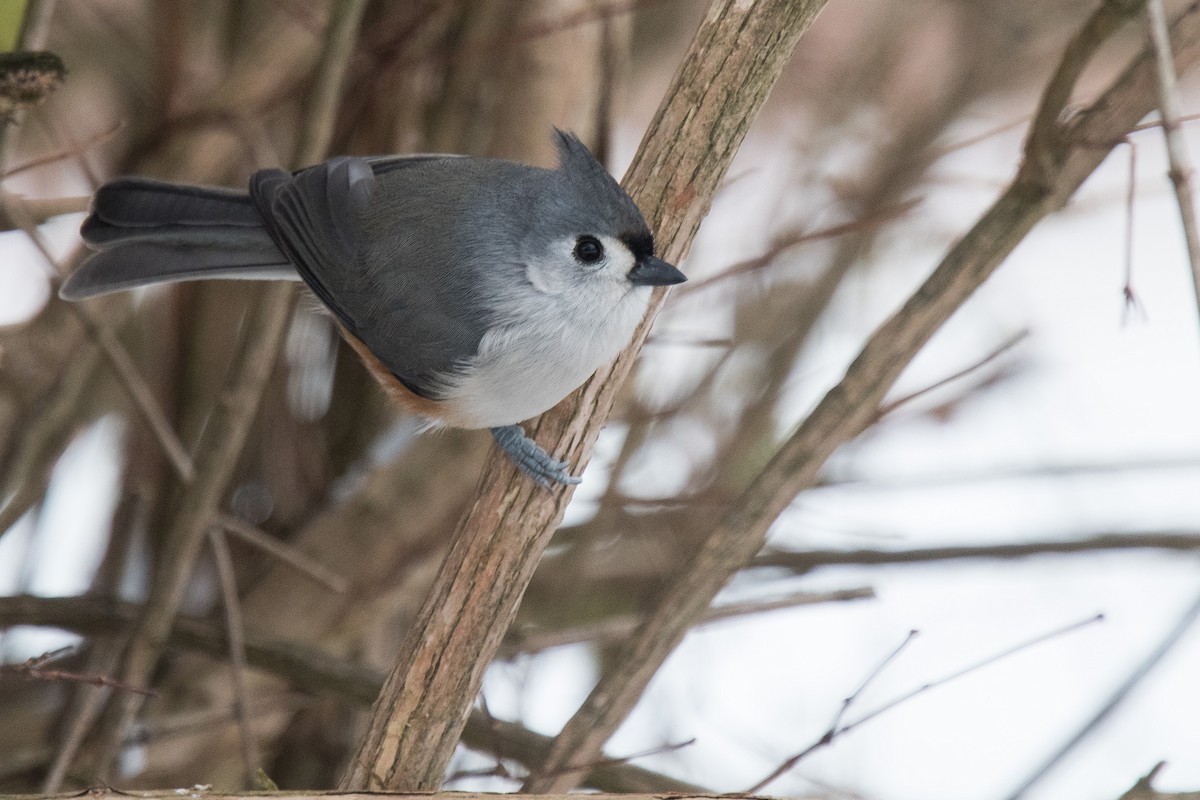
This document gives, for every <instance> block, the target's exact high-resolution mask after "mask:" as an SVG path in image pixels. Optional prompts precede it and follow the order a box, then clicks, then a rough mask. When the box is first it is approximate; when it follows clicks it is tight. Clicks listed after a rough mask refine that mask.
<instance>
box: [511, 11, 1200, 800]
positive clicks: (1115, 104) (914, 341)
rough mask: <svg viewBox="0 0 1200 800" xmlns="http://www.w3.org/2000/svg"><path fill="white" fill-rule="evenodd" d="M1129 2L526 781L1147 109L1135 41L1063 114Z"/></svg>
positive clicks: (645, 669)
mask: <svg viewBox="0 0 1200 800" xmlns="http://www.w3.org/2000/svg"><path fill="white" fill-rule="evenodd" d="M1139 8H1140V4H1139V3H1136V2H1134V3H1129V2H1121V3H1118V2H1108V3H1104V4H1102V5H1101V7H1100V8H1099V9H1098V10H1097V11H1096V13H1095V14H1094V15H1093V17H1092V18H1091V19H1089V20H1088V22H1086V23H1085V24H1084V26H1083V28H1082V30H1081V31H1080V32H1079V34H1077V35H1076V37H1075V38H1074V39H1073V40H1072V41H1071V42H1070V44H1069V45H1068V46H1067V48H1066V50H1065V52H1064V54H1063V58H1062V61H1061V62H1060V64H1059V67H1058V69H1057V70H1056V72H1055V74H1054V76H1053V77H1052V78H1051V80H1050V82H1049V83H1048V84H1047V87H1046V90H1045V92H1044V93H1043V96H1042V100H1041V103H1040V104H1039V108H1038V113H1037V116H1036V117H1035V119H1034V121H1033V124H1032V126H1031V129H1030V136H1029V139H1028V141H1027V143H1026V147H1025V155H1024V159H1023V161H1022V164H1021V167H1020V169H1019V171H1018V174H1017V176H1016V178H1015V179H1014V180H1013V182H1012V184H1011V185H1010V186H1009V187H1008V188H1007V189H1006V190H1005V192H1004V193H1003V194H1002V195H1001V196H1000V197H999V198H998V199H997V200H996V202H995V203H994V204H993V206H992V207H991V208H990V209H989V210H988V211H987V212H986V213H985V214H984V215H983V216H982V218H980V220H979V221H978V222H977V223H976V224H975V226H974V227H973V228H972V229H971V230H970V231H969V232H968V233H967V234H966V235H965V236H964V237H963V238H962V239H961V240H960V241H959V242H958V243H957V244H955V245H954V246H953V247H952V248H951V249H950V251H949V252H948V253H947V255H946V256H945V258H944V259H943V260H942V262H941V264H940V265H939V266H938V267H937V269H935V270H934V272H933V273H932V274H931V275H930V276H929V278H928V279H927V280H926V281H925V283H924V284H923V285H922V286H921V287H920V288H919V289H918V290H917V291H916V293H915V294H913V295H912V296H911V297H910V298H909V299H908V301H907V302H906V303H905V304H904V305H903V307H902V308H901V309H900V310H899V311H897V312H896V313H895V314H894V315H893V316H892V317H891V318H890V319H888V320H887V321H886V322H884V323H883V325H881V326H880V327H879V328H878V329H877V330H876V331H875V333H874V334H872V336H871V337H870V339H869V340H868V341H867V343H866V345H865V346H864V347H863V349H862V351H861V352H860V354H859V355H858V357H857V358H856V359H855V360H854V362H853V363H852V364H851V365H850V366H849V368H848V369H847V371H846V375H845V376H844V377H843V378H842V380H841V381H840V382H839V383H838V384H837V385H836V386H834V387H833V388H832V389H831V390H830V391H829V392H828V393H827V394H826V395H825V397H824V398H823V399H822V400H821V402H820V403H819V404H818V405H817V407H816V408H815V409H814V410H813V412H812V413H811V414H810V415H809V416H808V418H807V419H805V421H804V422H803V423H802V424H801V426H800V428H799V429H798V430H797V431H796V432H795V433H794V434H793V435H792V436H791V437H790V438H789V439H788V441H787V442H785V443H784V445H783V447H782V448H781V449H780V450H779V452H778V453H777V454H776V455H775V457H774V458H773V459H772V460H771V462H770V463H769V464H768V465H767V467H766V468H765V469H764V470H763V471H762V473H760V474H759V475H758V477H757V478H756V479H755V480H754V482H753V483H752V484H751V485H750V487H749V488H748V489H747V490H746V491H745V492H744V493H743V494H742V496H741V497H740V498H739V500H738V501H737V502H736V503H735V504H734V506H733V508H732V509H731V510H730V511H729V512H727V513H726V514H725V516H724V517H723V518H722V519H721V520H719V522H718V523H717V524H716V525H715V526H714V528H713V529H712V530H711V531H710V532H709V533H708V534H707V536H706V537H705V538H704V540H703V542H702V544H701V545H700V546H699V547H698V548H697V550H696V552H695V554H694V555H693V557H692V558H691V560H690V561H689V563H688V564H687V565H686V566H685V567H684V569H683V571H682V573H681V574H680V575H679V576H678V577H677V578H676V579H675V580H673V581H670V582H669V583H668V585H667V586H666V587H665V589H664V591H663V593H662V595H661V596H660V597H659V599H658V602H657V604H656V606H655V607H654V608H653V610H652V611H651V613H650V614H649V616H648V617H647V618H646V619H645V621H644V622H643V623H642V625H641V626H640V627H639V629H638V631H637V633H636V634H635V635H634V636H633V637H632V638H631V639H630V640H629V641H628V642H627V643H626V645H625V647H623V648H622V650H621V651H620V652H619V653H618V654H616V656H615V657H614V658H613V660H612V661H611V662H610V663H609V668H608V669H607V670H606V671H605V673H604V674H603V675H602V676H601V678H600V681H599V682H598V684H597V685H596V687H595V688H594V689H593V691H592V693H591V694H590V695H589V696H588V698H587V700H586V701H585V702H584V704H583V706H582V707H581V708H580V709H579V711H578V712H576V714H575V715H574V716H573V717H572V718H571V720H570V721H568V722H567V724H566V726H565V727H564V728H563V730H562V732H561V733H560V734H559V736H558V737H557V738H556V740H555V745H554V747H553V749H552V753H551V757H550V759H548V760H547V763H546V769H547V771H548V772H550V773H551V774H553V775H554V776H555V777H553V778H543V779H539V780H535V781H530V782H529V783H527V784H526V788H527V789H528V790H531V791H547V792H553V791H563V790H565V789H567V788H570V787H571V786H573V785H574V783H573V778H574V776H573V775H572V774H571V773H570V772H569V771H568V772H563V767H564V766H567V765H569V764H570V763H586V762H588V761H591V760H593V759H595V757H596V755H597V754H598V753H600V752H601V748H602V747H603V744H604V742H605V741H606V740H607V739H608V737H609V736H610V735H611V734H612V732H613V731H614V730H616V728H617V726H618V725H619V724H620V723H621V722H622V721H623V720H624V719H625V717H626V715H627V714H628V713H629V711H630V710H631V709H632V708H633V706H634V704H635V703H636V702H637V699H638V698H639V697H640V696H641V693H642V692H643V691H644V689H645V687H646V685H647V684H648V683H649V681H650V679H651V678H652V677H653V676H654V674H655V673H656V672H657V671H658V669H659V667H660V666H661V665H662V663H663V661H664V660H665V659H666V658H667V656H668V655H669V654H670V653H671V652H672V651H673V650H674V649H675V647H676V646H677V645H678V644H679V642H681V641H682V640H683V637H684V635H685V634H686V633H687V631H688V630H689V629H690V628H691V627H692V626H693V625H694V624H695V622H696V621H697V620H698V619H699V618H700V617H701V615H702V614H703V613H704V612H705V610H706V609H707V608H708V606H709V605H710V603H711V602H712V598H713V597H714V596H715V595H716V593H717V592H718V591H720V589H721V587H723V586H724V585H725V583H726V582H727V581H728V580H729V578H730V576H732V575H733V574H734V573H735V572H736V571H738V570H739V569H741V568H742V567H743V566H745V565H746V564H747V563H749V562H750V560H751V559H752V558H753V557H754V555H755V553H756V552H757V551H758V550H759V549H760V548H761V547H762V544H763V542H764V540H765V538H766V534H767V531H768V529H769V528H770V526H771V524H772V523H773V522H774V520H775V519H776V517H778V516H779V514H780V513H781V512H782V511H783V510H784V509H785V508H787V506H788V505H789V504H790V503H791V502H792V500H793V499H794V498H795V496H796V495H797V494H798V493H799V492H801V491H803V490H804V489H806V488H809V487H811V486H812V485H814V484H815V483H816V481H817V477H818V472H819V470H820V468H821V466H822V465H823V464H824V463H825V461H826V459H828V458H829V456H830V455H831V454H832V453H833V452H834V450H836V449H837V448H838V446H840V445H841V444H842V443H843V442H846V441H848V440H849V439H850V438H852V437H853V436H856V435H857V434H858V433H859V432H860V431H861V430H862V429H863V426H864V425H865V424H866V423H867V422H868V421H869V420H870V418H871V416H872V415H874V414H875V412H876V409H877V408H878V407H879V405H880V403H881V402H882V401H883V399H884V396H885V394H886V392H887V391H888V389H889V388H890V387H891V386H892V384H893V383H894V382H895V380H896V378H897V377H898V376H899V375H900V372H901V371H902V370H903V369H904V367H905V366H906V365H907V364H908V362H909V361H911V360H912V358H913V357H914V356H915V355H916V353H917V351H918V350H920V349H921V347H923V346H924V344H925V343H926V342H927V341H929V339H930V337H931V336H933V334H934V332H935V331H936V330H937V329H938V328H939V327H940V326H941V325H942V324H943V323H944V322H945V321H946V320H947V319H948V318H949V317H950V315H951V314H952V313H954V311H955V310H957V309H958V308H959V307H960V306H961V305H962V304H963V303H964V302H965V301H966V299H967V298H968V297H969V296H970V295H971V293H972V292H974V290H975V289H976V288H978V287H979V285H980V284H981V283H983V281H984V280H985V279H986V278H987V277H988V276H989V275H991V273H992V272H993V271H994V270H995V269H996V268H997V267H998V266H999V265H1000V263H1001V262H1002V261H1003V260H1004V259H1005V257H1007V255H1008V254H1009V253H1010V252H1011V251H1012V249H1013V248H1014V247H1016V245H1017V244H1018V243H1019V242H1020V241H1021V240H1022V239H1023V238H1024V237H1025V236H1026V234H1028V233H1029V231H1030V230H1032V228H1033V227H1034V226H1035V225H1036V224H1037V223H1038V222H1039V221H1040V220H1042V219H1043V218H1044V217H1046V216H1047V215H1048V214H1050V213H1051V212H1052V211H1054V210H1056V209H1057V208H1059V207H1061V206H1062V205H1063V204H1064V203H1065V202H1066V201H1067V200H1068V199H1069V198H1070V196H1071V195H1072V194H1073V193H1074V192H1075V190H1076V189H1077V188H1078V187H1079V185H1080V184H1081V183H1082V182H1083V181H1084V179H1086V178H1087V176H1088V175H1090V174H1091V172H1092V171H1093V170H1094V169H1095V168H1096V167H1097V166H1098V165H1099V164H1100V163H1101V162H1102V161H1103V160H1104V159H1105V157H1107V155H1108V153H1109V152H1110V151H1111V149H1112V148H1113V147H1114V146H1115V144H1116V143H1117V142H1119V141H1120V140H1121V139H1122V138H1123V137H1124V136H1125V135H1126V134H1127V133H1128V132H1129V131H1130V130H1132V128H1133V127H1134V126H1135V125H1136V124H1137V123H1138V121H1140V120H1141V118H1142V117H1144V116H1145V115H1146V114H1147V113H1148V112H1149V111H1150V110H1151V108H1152V107H1153V98H1154V96H1155V95H1154V91H1153V72H1152V68H1151V63H1150V62H1151V59H1150V57H1149V55H1148V54H1147V53H1145V52H1143V53H1142V54H1141V56H1139V57H1138V59H1137V60H1136V61H1135V63H1134V64H1133V65H1131V66H1130V67H1129V69H1127V70H1126V72H1125V73H1124V74H1123V75H1122V76H1121V77H1120V78H1118V79H1117V80H1116V82H1115V83H1114V84H1113V85H1112V86H1111V87H1110V88H1109V90H1108V91H1107V92H1106V93H1105V94H1104V95H1103V96H1102V97H1101V98H1100V99H1099V100H1097V101H1096V102H1095V103H1094V104H1093V105H1092V106H1091V107H1090V108H1089V109H1087V110H1086V111H1083V112H1081V113H1080V114H1079V115H1077V116H1076V117H1074V118H1073V119H1072V120H1071V121H1070V122H1064V121H1063V114H1064V110H1065V109H1066V105H1067V102H1068V101H1069V99H1070V97H1071V93H1072V90H1073V88H1074V84H1075V80H1076V79H1077V78H1078V76H1079V75H1080V73H1081V72H1082V71H1083V68H1084V66H1085V65H1086V63H1087V62H1088V60H1089V59H1090V57H1091V56H1092V55H1093V54H1094V53H1095V52H1096V51H1097V50H1098V48H1099V47H1100V45H1101V44H1102V43H1103V42H1104V41H1105V40H1106V39H1107V37H1108V36H1109V35H1111V33H1112V32H1114V31H1115V30H1117V29H1118V28H1120V27H1121V25H1122V24H1123V23H1124V22H1125V21H1127V20H1128V19H1129V18H1130V16H1131V15H1132V14H1135V13H1137V11H1138V9H1139ZM1176 40H1177V41H1176V42H1175V52H1176V53H1177V54H1178V57H1179V61H1180V65H1181V68H1182V67H1186V66H1187V65H1189V64H1191V63H1192V62H1193V61H1194V60H1195V59H1196V57H1197V55H1198V54H1200V7H1198V5H1196V4H1193V5H1192V6H1190V7H1189V9H1188V10H1187V11H1185V12H1184V13H1183V15H1182V16H1181V19H1180V21H1179V23H1178V24H1177V26H1176Z"/></svg>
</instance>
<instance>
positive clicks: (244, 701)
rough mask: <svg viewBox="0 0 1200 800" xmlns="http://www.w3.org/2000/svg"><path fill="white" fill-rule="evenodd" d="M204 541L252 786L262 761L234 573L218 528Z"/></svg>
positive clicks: (244, 766) (248, 783)
mask: <svg viewBox="0 0 1200 800" xmlns="http://www.w3.org/2000/svg"><path fill="white" fill-rule="evenodd" d="M208 543H209V546H210V547H212V551H213V560H214V561H215V562H216V565H217V579H218V582H219V583H220V586H221V605H222V606H224V608H225V633H226V635H227V636H228V637H229V670H230V674H231V675H232V677H233V713H234V716H235V717H236V718H237V723H238V730H239V732H240V734H241V742H242V767H243V769H245V778H246V786H247V787H253V786H254V778H255V776H256V775H257V774H258V770H259V767H260V766H261V765H262V761H261V760H260V759H259V755H258V740H257V738H256V737H255V735H254V728H253V726H252V725H251V724H250V693H249V689H248V688H247V685H246V629H245V627H244V626H243V625H242V604H241V601H239V600H238V591H237V575H236V574H235V572H234V569H233V557H232V556H231V555H230V554H229V544H228V543H227V542H226V541H225V533H224V532H223V531H222V530H221V529H220V528H218V527H215V526H214V527H211V528H209V529H208Z"/></svg>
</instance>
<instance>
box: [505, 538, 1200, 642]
mask: <svg viewBox="0 0 1200 800" xmlns="http://www.w3.org/2000/svg"><path fill="white" fill-rule="evenodd" d="M1198 546H1200V545H1198ZM874 598H875V591H874V590H873V589H871V588H870V587H867V586H864V587H860V588H857V589H840V590H836V591H832V592H793V593H792V594H788V595H784V596H783V597H768V598H765V599H762V600H748V601H746V602H742V603H729V604H727V605H721V606H715V607H714V608H711V609H709V611H708V613H707V614H705V615H704V618H703V619H701V620H700V622H698V623H697V625H706V624H709V623H713V622H721V621H723V620H729V619H736V618H738V617H747V616H750V615H753V614H763V613H766V612H770V611H781V610H784V609H789V608H799V607H801V606H811V605H817V604H822V603H846V602H852V601H854V600H873V599H874ZM638 621H639V620H638V617H636V616H632V615H631V616H623V617H614V618H611V619H605V620H602V621H600V622H595V623H592V624H590V625H583V626H580V627H575V628H567V629H565V630H557V631H541V630H533V631H522V630H519V629H514V630H512V631H511V632H510V635H509V637H508V638H507V639H506V640H505V642H504V646H503V647H501V649H500V653H499V655H500V656H501V657H502V658H512V657H514V656H516V655H519V654H521V655H528V654H530V653H538V652H541V651H542V650H548V649H550V648H551V647H562V646H563V645H568V644H583V643H586V642H614V641H620V640H621V639H623V638H625V637H626V636H628V635H629V634H631V633H633V632H634V631H635V630H637V626H638Z"/></svg>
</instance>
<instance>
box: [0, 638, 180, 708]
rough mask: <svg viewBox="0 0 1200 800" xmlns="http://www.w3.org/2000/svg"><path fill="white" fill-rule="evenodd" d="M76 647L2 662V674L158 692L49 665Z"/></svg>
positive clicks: (148, 694)
mask: <svg viewBox="0 0 1200 800" xmlns="http://www.w3.org/2000/svg"><path fill="white" fill-rule="evenodd" d="M74 649H75V648H74V647H73V646H72V647H64V648H61V649H59V650H53V651H51V652H49V653H43V654H42V655H40V656H34V657H32V658H29V659H26V660H25V661H22V662H20V663H17V664H0V675H17V676H19V677H22V678H25V679H26V680H31V681H47V682H50V683H57V682H63V683H86V684H88V685H90V686H103V687H106V688H108V689H117V690H119V691H122V692H129V693H130V694H138V695H143V696H145V697H154V696H155V695H156V694H157V692H155V691H154V690H153V689H146V688H143V687H141V686H133V685H130V684H127V683H123V682H121V681H118V680H114V679H112V678H110V677H108V676H107V675H84V674H82V673H79V672H72V671H70V670H65V669H55V668H53V667H48V666H47V664H50V663H53V662H54V661H56V660H58V659H59V658H62V657H63V656H64V655H67V654H69V653H71V652H72V651H73V650H74Z"/></svg>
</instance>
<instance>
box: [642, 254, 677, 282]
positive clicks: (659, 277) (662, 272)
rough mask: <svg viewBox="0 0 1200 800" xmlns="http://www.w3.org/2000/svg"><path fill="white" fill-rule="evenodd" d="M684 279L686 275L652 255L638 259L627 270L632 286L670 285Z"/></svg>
mask: <svg viewBox="0 0 1200 800" xmlns="http://www.w3.org/2000/svg"><path fill="white" fill-rule="evenodd" d="M686 280H687V275H684V274H683V273H682V272H680V271H679V270H677V269H676V268H675V267H673V266H671V265H670V264H668V263H667V262H665V261H663V260H662V259H660V258H655V257H654V256H646V257H645V258H642V259H639V260H638V262H637V263H636V264H634V265H633V269H631V270H629V282H630V283H632V284H633V285H634V286H670V285H672V284H676V283H683V282H684V281H686Z"/></svg>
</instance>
